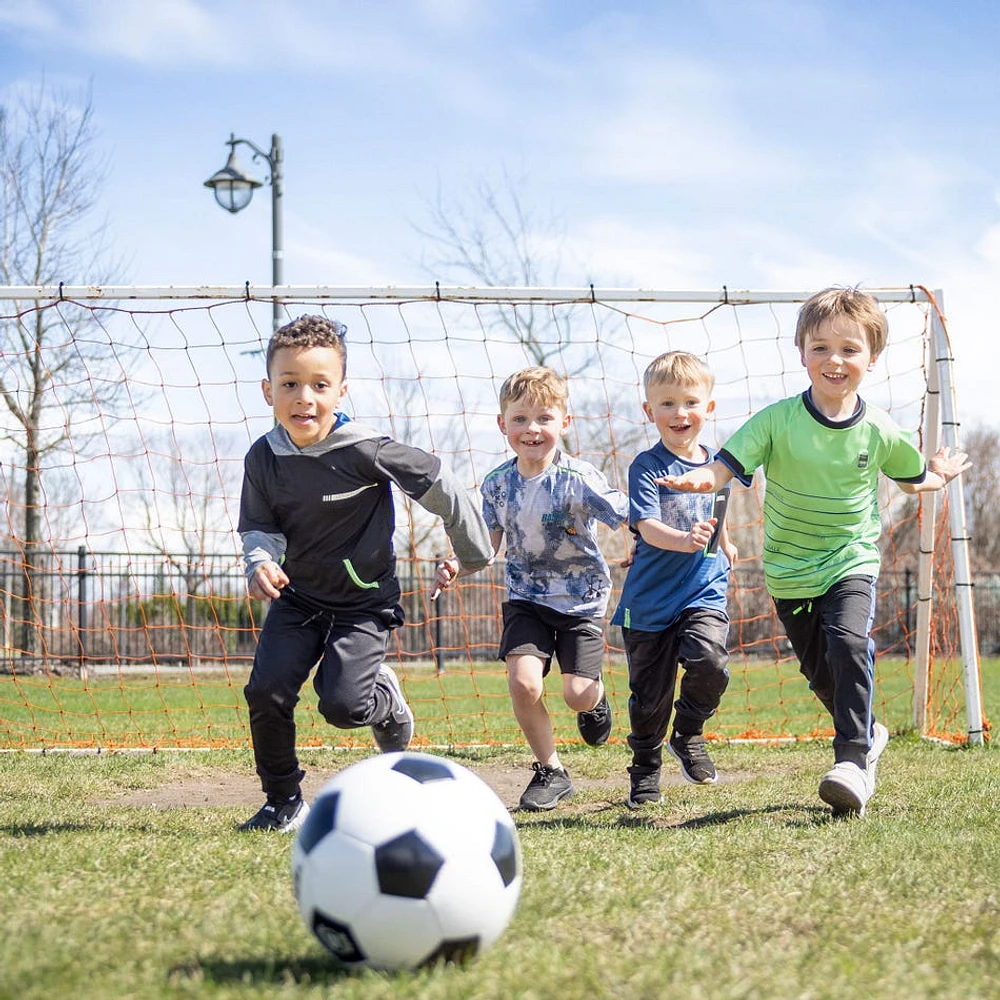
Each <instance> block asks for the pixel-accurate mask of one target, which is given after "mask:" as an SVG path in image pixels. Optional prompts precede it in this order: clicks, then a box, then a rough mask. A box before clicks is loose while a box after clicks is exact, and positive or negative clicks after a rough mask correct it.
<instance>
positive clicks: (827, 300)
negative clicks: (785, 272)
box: [795, 287, 889, 360]
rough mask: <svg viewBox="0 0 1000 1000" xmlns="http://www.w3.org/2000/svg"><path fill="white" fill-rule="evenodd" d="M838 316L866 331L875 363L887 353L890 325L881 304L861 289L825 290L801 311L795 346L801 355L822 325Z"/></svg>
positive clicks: (805, 303) (813, 297) (809, 299)
mask: <svg viewBox="0 0 1000 1000" xmlns="http://www.w3.org/2000/svg"><path fill="white" fill-rule="evenodd" d="M837 316H845V317H846V318H847V319H850V320H853V321H854V322H855V323H857V324H858V326H860V327H861V329H862V330H863V331H864V334H865V338H866V340H867V341H868V349H869V350H870V351H871V352H872V359H873V360H874V359H875V358H877V357H878V356H879V355H880V354H881V353H882V351H883V350H885V344H886V341H887V340H888V339H889V321H888V320H887V319H886V318H885V313H884V312H882V310H881V308H880V307H879V304H878V300H877V299H876V298H875V297H874V296H873V295H869V294H868V293H867V292H862V291H861V290H860V289H858V288H837V287H831V288H824V289H823V290H822V291H821V292H817V293H816V294H815V295H812V296H810V297H809V298H808V299H807V300H806V301H805V302H804V303H803V304H802V308H801V309H800V310H799V318H798V322H797V323H796V324H795V346H796V347H797V348H798V349H799V350H800V351H801V350H802V349H803V348H804V347H805V344H806V340H807V338H809V337H811V336H812V335H813V334H814V333H815V332H816V331H817V330H818V329H819V326H820V324H821V323H823V322H824V321H825V320H828V319H834V318H835V317H837Z"/></svg>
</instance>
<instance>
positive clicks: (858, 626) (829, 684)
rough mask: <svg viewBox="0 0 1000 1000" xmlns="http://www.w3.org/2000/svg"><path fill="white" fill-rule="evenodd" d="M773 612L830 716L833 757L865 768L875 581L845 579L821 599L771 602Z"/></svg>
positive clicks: (872, 676)
mask: <svg viewBox="0 0 1000 1000" xmlns="http://www.w3.org/2000/svg"><path fill="white" fill-rule="evenodd" d="M774 606H775V610H776V611H777V612H778V617H779V618H780V619H781V624H782V625H784V626H785V633H786V634H787V635H788V640H789V642H791V644H792V649H794V650H795V655H796V656H797V657H798V658H799V669H800V670H801V671H802V673H803V675H804V676H805V678H806V680H808V681H809V687H811V688H812V690H813V692H814V693H815V695H816V697H817V698H819V700H820V701H821V702H822V703H823V705H824V706H825V707H826V710H827V711H828V712H829V713H830V714H831V715H832V716H833V728H834V737H833V755H834V759H835V760H836V761H838V762H840V761H845V760H847V761H853V762H854V763H855V764H857V765H858V766H859V767H864V766H865V757H866V755H867V753H868V750H869V748H870V746H871V731H872V723H873V718H872V699H873V693H874V688H875V643H874V642H872V639H871V635H870V633H871V628H872V623H873V622H874V620H875V580H874V579H873V578H872V577H869V576H848V577H845V578H844V579H843V580H840V581H839V582H837V583H835V584H834V585H833V586H832V587H831V588H830V589H829V590H828V591H827V592H826V593H825V594H821V595H820V596H819V597H812V598H808V599H803V598H795V599H793V600H784V599H778V598H775V600H774Z"/></svg>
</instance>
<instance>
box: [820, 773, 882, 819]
mask: <svg viewBox="0 0 1000 1000" xmlns="http://www.w3.org/2000/svg"><path fill="white" fill-rule="evenodd" d="M819 797H820V798H821V799H822V800H823V801H824V802H825V803H826V804H827V805H828V806H830V807H831V808H832V809H833V815H834V816H864V814H865V806H866V805H867V804H868V799H869V798H871V792H870V790H869V784H868V772H867V771H863V770H862V769H861V768H860V767H858V765H857V764H852V763H851V762H850V761H848V760H842V761H840V763H838V764H834V765H833V767H831V768H830V770H829V771H827V772H826V774H824V775H823V778H822V780H821V781H820V783H819Z"/></svg>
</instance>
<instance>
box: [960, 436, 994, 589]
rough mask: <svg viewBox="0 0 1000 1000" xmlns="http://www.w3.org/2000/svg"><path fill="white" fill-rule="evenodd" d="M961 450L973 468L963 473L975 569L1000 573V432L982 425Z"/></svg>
mask: <svg viewBox="0 0 1000 1000" xmlns="http://www.w3.org/2000/svg"><path fill="white" fill-rule="evenodd" d="M962 450H963V451H967V452H968V453H969V458H970V460H971V461H972V468H971V469H969V470H968V471H967V472H964V473H963V474H962V475H963V479H964V481H965V504H966V513H967V515H968V522H969V531H970V534H971V535H972V545H971V547H970V552H971V556H972V564H973V569H979V570H992V571H993V572H998V571H1000V430H998V429H997V428H996V427H987V426H985V425H980V426H978V427H974V428H973V429H972V430H971V431H969V432H968V433H967V434H965V435H964V440H963V442H962Z"/></svg>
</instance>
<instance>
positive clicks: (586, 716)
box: [576, 694, 614, 747]
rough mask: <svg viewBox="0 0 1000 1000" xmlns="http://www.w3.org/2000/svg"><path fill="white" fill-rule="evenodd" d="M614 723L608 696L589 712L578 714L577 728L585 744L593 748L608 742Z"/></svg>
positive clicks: (604, 696)
mask: <svg viewBox="0 0 1000 1000" xmlns="http://www.w3.org/2000/svg"><path fill="white" fill-rule="evenodd" d="M613 722H614V719H613V717H612V715H611V706H610V705H609V704H608V696H607V694H605V695H603V696H602V697H601V700H600V701H599V702H598V703H597V704H596V705H595V706H594V707H593V708H592V709H591V710H590V711H589V712H577V713H576V728H577V729H579V730H580V735H581V736H582V737H583V742H584V743H587V744H589V745H590V746H592V747H599V746H601V745H602V744H603V743H607V742H608V737H609V736H610V735H611V725H612V723H613Z"/></svg>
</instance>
